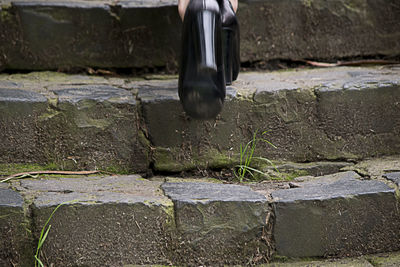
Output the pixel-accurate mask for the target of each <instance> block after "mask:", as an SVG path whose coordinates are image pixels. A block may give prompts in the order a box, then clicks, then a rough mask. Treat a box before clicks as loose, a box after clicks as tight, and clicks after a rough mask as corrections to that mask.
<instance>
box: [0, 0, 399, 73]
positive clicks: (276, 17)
mask: <svg viewBox="0 0 400 267" xmlns="http://www.w3.org/2000/svg"><path fill="white" fill-rule="evenodd" d="M176 4H177V2H176V1H171V0H163V1H155V0H152V1H139V0H136V1H127V0H123V1H118V2H115V1H109V0H105V1H99V0H97V1H87V0H70V1H57V0H53V1H43V0H31V1H26V0H13V1H10V0H2V1H1V2H0V12H1V16H0V44H1V46H0V69H2V68H8V69H36V70H43V69H57V68H64V69H65V68H66V69H67V68H70V67H87V66H91V67H110V68H113V67H116V68H128V67H160V66H161V67H166V68H168V69H176V68H177V59H178V56H179V54H180V36H181V21H180V18H179V16H178V12H177V7H176ZM237 15H238V19H239V21H240V26H241V48H242V49H241V59H242V61H243V62H246V61H264V60H274V59H294V60H301V59H305V58H307V59H309V58H316V59H332V58H343V57H354V56H370V55H385V56H398V55H399V54H400V41H399V38H398V35H399V27H398V17H399V16H400V8H399V7H398V5H397V4H396V0H377V1H357V0H351V1H344V0H340V1H334V2H331V1H328V2H327V1H324V0H312V1H303V0H296V1H293V0H283V1H282V0H281V1H278V0H274V1H249V0H246V1H241V2H240V8H239V10H238V13H237ZM382 18H385V19H382Z"/></svg>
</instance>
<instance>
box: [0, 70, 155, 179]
mask: <svg viewBox="0 0 400 267" xmlns="http://www.w3.org/2000/svg"><path fill="white" fill-rule="evenodd" d="M123 84H124V80H123V79H110V80H106V79H104V78H101V77H88V76H85V75H65V74H61V75H60V74H55V73H54V74H53V75H52V73H36V74H27V75H19V74H16V75H8V76H7V75H2V76H1V77H0V87H4V88H2V89H0V110H1V114H0V130H1V131H0V137H1V139H2V140H4V141H3V142H2V143H1V145H0V152H1V153H0V162H5V163H10V162H12V163H28V162H29V163H30V162H35V163H41V164H45V163H52V164H53V163H54V164H56V165H57V166H59V167H60V168H63V169H96V168H97V169H110V170H112V171H119V172H133V171H136V172H143V171H145V170H146V169H147V168H148V165H149V158H148V152H147V144H146V143H145V142H144V141H145V138H142V133H141V131H140V119H139V114H138V112H139V110H138V106H137V103H136V97H135V92H136V91H135V90H134V89H129V90H128V89H123V88H121V87H120V86H121V85H123Z"/></svg>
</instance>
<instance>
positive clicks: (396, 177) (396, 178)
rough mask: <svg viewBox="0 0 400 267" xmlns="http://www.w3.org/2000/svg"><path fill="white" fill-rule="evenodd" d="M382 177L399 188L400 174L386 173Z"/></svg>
mask: <svg viewBox="0 0 400 267" xmlns="http://www.w3.org/2000/svg"><path fill="white" fill-rule="evenodd" d="M384 177H385V178H386V179H388V180H390V181H392V182H393V183H395V184H396V185H397V186H400V172H391V173H387V174H385V175H384Z"/></svg>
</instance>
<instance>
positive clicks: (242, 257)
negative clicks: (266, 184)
mask: <svg viewBox="0 0 400 267" xmlns="http://www.w3.org/2000/svg"><path fill="white" fill-rule="evenodd" d="M162 188H163V190H164V192H165V194H166V195H167V196H168V197H170V198H171V199H172V201H173V202H174V208H175V223H176V228H177V237H176V238H175V240H174V243H173V247H174V248H173V250H174V251H175V254H174V257H175V258H174V259H173V262H174V263H177V264H183V265H191V266H194V265H196V266H198V265H210V266H211V265H212V266H215V265H218V266H220V265H224V264H248V263H249V262H252V263H257V262H265V261H266V260H268V259H269V257H270V255H271V253H272V249H273V248H272V243H271V241H272V240H271V239H270V232H269V230H270V228H271V223H272V218H271V217H270V216H271V213H270V212H271V211H270V208H269V205H268V203H267V200H266V198H265V197H264V196H263V195H261V194H258V193H255V192H254V191H252V190H251V189H250V188H248V187H243V186H237V185H223V184H213V183H193V182H183V183H182V182H177V183H165V184H163V185H162ZM270 219H271V220H270Z"/></svg>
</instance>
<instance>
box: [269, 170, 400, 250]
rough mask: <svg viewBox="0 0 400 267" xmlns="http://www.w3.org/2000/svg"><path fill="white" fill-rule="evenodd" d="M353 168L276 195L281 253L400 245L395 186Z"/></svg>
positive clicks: (277, 239) (274, 197)
mask: <svg viewBox="0 0 400 267" xmlns="http://www.w3.org/2000/svg"><path fill="white" fill-rule="evenodd" d="M358 178H359V176H358V175H357V174H356V173H354V172H345V173H338V174H334V175H328V176H325V177H320V178H318V179H315V180H314V181H311V182H307V183H304V184H302V187H301V188H294V189H287V190H278V191H275V192H273V193H272V197H273V199H274V204H273V207H274V211H275V216H276V221H275V228H274V239H275V241H276V249H277V253H278V254H280V255H283V256H289V257H308V256H332V255H334V256H348V255H359V254H364V253H376V252H381V251H390V250H397V249H399V244H400V220H399V219H400V213H399V210H398V209H397V205H398V204H397V200H396V197H395V192H394V189H391V188H390V187H388V186H387V185H385V184H384V183H382V182H379V181H374V180H359V179H358Z"/></svg>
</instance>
